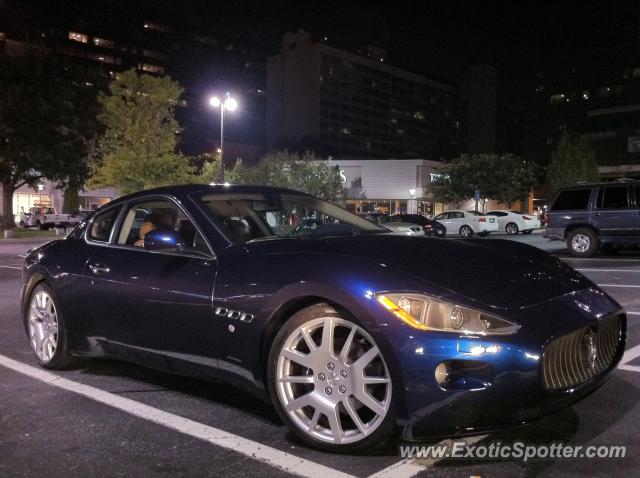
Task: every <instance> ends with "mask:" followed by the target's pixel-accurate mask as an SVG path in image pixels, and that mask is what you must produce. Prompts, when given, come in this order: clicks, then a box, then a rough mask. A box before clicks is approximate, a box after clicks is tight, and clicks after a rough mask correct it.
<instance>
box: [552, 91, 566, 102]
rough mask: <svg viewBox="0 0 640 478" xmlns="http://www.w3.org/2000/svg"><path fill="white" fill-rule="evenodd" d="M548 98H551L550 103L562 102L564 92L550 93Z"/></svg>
mask: <svg viewBox="0 0 640 478" xmlns="http://www.w3.org/2000/svg"><path fill="white" fill-rule="evenodd" d="M550 99H551V104H556V103H562V102H564V93H559V94H557V95H552V96H551V98H550Z"/></svg>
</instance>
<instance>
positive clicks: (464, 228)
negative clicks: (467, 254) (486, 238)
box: [460, 226, 472, 237]
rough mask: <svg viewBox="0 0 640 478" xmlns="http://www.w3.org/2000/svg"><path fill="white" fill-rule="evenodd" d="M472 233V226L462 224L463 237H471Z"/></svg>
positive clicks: (461, 232)
mask: <svg viewBox="0 0 640 478" xmlns="http://www.w3.org/2000/svg"><path fill="white" fill-rule="evenodd" d="M471 233H472V231H471V228H470V227H469V226H462V227H461V228H460V235H461V236H462V237H469V236H471Z"/></svg>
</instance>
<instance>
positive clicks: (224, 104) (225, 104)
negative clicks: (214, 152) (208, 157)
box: [209, 92, 238, 184]
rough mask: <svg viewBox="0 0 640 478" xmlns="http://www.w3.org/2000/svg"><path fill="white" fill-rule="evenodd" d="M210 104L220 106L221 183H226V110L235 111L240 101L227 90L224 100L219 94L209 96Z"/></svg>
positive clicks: (219, 150)
mask: <svg viewBox="0 0 640 478" xmlns="http://www.w3.org/2000/svg"><path fill="white" fill-rule="evenodd" d="M209 104H210V105H211V106H213V107H214V108H220V148H219V149H218V152H219V153H220V183H221V184H224V160H223V156H222V155H223V151H224V110H229V111H235V110H237V109H238V102H237V101H236V100H235V99H234V98H232V97H231V93H229V92H227V93H225V95H224V101H223V100H221V99H220V98H218V97H217V96H212V97H211V98H209Z"/></svg>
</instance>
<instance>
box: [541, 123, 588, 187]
mask: <svg viewBox="0 0 640 478" xmlns="http://www.w3.org/2000/svg"><path fill="white" fill-rule="evenodd" d="M599 180H600V174H599V173H598V163H597V162H596V159H595V153H594V151H593V148H591V145H590V144H589V143H588V142H587V140H586V139H584V138H580V139H578V140H575V139H572V138H571V136H570V135H569V134H568V133H566V132H565V133H564V134H563V135H562V138H560V142H559V143H558V146H557V147H556V149H555V151H554V152H553V154H552V155H551V162H550V163H549V167H548V169H547V186H548V188H549V192H550V193H551V194H554V193H555V192H556V191H557V190H558V189H560V188H561V187H564V186H571V185H573V184H575V183H577V182H579V181H586V182H598V181H599Z"/></svg>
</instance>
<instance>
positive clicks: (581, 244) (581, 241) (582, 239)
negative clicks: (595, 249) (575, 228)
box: [571, 234, 591, 253]
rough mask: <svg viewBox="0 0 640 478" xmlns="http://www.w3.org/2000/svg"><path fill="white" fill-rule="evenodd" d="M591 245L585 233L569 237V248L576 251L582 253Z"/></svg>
mask: <svg viewBox="0 0 640 478" xmlns="http://www.w3.org/2000/svg"><path fill="white" fill-rule="evenodd" d="M589 247H591V238H590V237H589V236H587V235H586V234H576V235H575V236H573V238H572V239H571V248H572V249H573V250H574V251H576V252H581V253H584V252H586V251H588V250H589Z"/></svg>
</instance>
